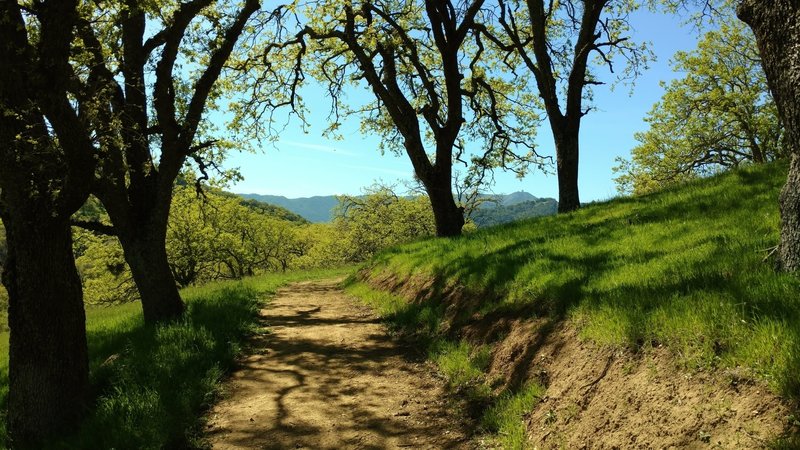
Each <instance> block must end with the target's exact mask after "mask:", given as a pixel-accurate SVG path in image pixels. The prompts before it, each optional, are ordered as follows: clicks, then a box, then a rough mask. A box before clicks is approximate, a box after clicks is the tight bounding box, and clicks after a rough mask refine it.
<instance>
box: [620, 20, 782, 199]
mask: <svg viewBox="0 0 800 450" xmlns="http://www.w3.org/2000/svg"><path fill="white" fill-rule="evenodd" d="M728 18H729V20H725V21H723V22H722V23H721V24H720V26H719V27H718V28H717V29H715V30H713V31H709V32H708V33H706V34H705V35H704V36H703V38H702V39H701V40H700V42H699V43H698V47H697V49H695V50H693V51H690V52H678V53H676V54H675V56H674V59H673V63H672V67H673V69H674V70H675V71H676V72H680V73H684V74H685V75H684V76H683V77H682V78H679V79H676V80H673V81H672V82H670V83H668V84H667V83H662V86H664V88H665V93H664V95H663V96H662V98H661V100H660V101H659V102H658V103H656V104H655V105H653V108H652V109H651V110H650V112H649V113H648V115H647V116H646V117H645V121H646V122H648V123H649V124H650V129H649V130H647V131H646V132H642V133H636V135H635V136H636V139H637V140H638V141H639V145H637V146H636V147H635V148H633V150H632V151H631V153H632V155H631V160H630V161H624V160H621V161H620V162H621V164H620V166H618V167H616V168H615V171H617V172H620V175H619V177H618V178H616V182H617V184H618V186H619V187H620V189H621V190H622V191H623V192H631V191H632V192H633V193H636V194H643V193H646V192H650V191H653V190H656V189H660V188H663V187H665V186H668V185H670V184H675V183H678V182H681V181H684V180H687V179H691V178H693V177H696V176H703V175H710V174H713V173H716V172H718V171H720V170H724V169H726V168H730V167H736V166H738V165H739V164H741V163H747V162H750V163H763V162H766V161H771V160H773V159H775V158H777V157H778V156H779V155H780V154H781V153H782V151H783V148H782V146H783V144H784V143H783V127H782V126H781V122H780V118H779V117H778V110H777V108H776V107H775V102H773V101H772V96H771V95H770V94H769V88H768V87H767V80H766V77H765V75H764V70H763V69H762V67H761V59H760V57H759V54H758V48H757V47H756V43H755V37H754V36H753V34H752V33H751V32H750V31H749V29H747V28H746V26H745V25H744V24H743V23H741V22H739V21H738V20H736V18H734V17H731V16H730V15H729V16H728Z"/></svg>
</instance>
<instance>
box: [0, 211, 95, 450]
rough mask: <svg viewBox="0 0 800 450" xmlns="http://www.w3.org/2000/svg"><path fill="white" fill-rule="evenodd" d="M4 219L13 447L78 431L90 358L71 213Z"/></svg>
mask: <svg viewBox="0 0 800 450" xmlns="http://www.w3.org/2000/svg"><path fill="white" fill-rule="evenodd" d="M28 207H29V205H24V206H22V208H28ZM4 222H5V226H6V233H7V236H6V238H7V241H8V249H9V257H8V260H7V261H6V264H5V267H4V272H3V284H4V285H5V286H6V289H7V290H8V295H9V314H8V324H9V328H10V329H11V337H10V350H9V396H8V422H9V430H10V433H9V434H10V439H11V443H12V445H13V446H14V447H15V448H27V447H37V446H38V445H39V444H40V443H41V442H42V441H43V440H45V439H46V438H48V437H53V436H56V435H57V434H59V433H63V432H65V431H67V430H71V429H74V428H75V427H76V426H77V425H78V424H79V423H80V420H81V418H82V417H83V415H84V412H85V406H86V400H87V397H88V388H89V362H88V351H87V344H86V316H85V313H84V309H83V291H82V289H81V281H80V277H79V275H78V271H77V269H76V267H75V260H74V256H73V253H72V234H71V233H72V232H71V228H70V224H69V220H68V218H67V219H64V218H61V217H56V218H53V217H51V216H50V215H49V214H36V215H34V216H31V215H29V214H28V213H24V214H23V213H22V211H21V209H20V208H17V210H15V211H11V212H7V214H5V216H4Z"/></svg>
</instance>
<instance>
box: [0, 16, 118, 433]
mask: <svg viewBox="0 0 800 450" xmlns="http://www.w3.org/2000/svg"><path fill="white" fill-rule="evenodd" d="M78 20H79V17H78V13H77V1H76V0H64V1H42V2H32V3H25V4H24V5H21V4H19V3H18V2H15V1H2V2H0V67H2V68H3V69H2V70H0V218H2V221H3V224H4V225H5V230H6V239H7V246H8V254H7V257H6V260H5V262H4V264H3V277H2V280H3V284H4V285H5V287H6V289H7V291H8V297H9V317H8V320H9V328H10V330H11V336H10V349H9V394H8V427H9V435H10V439H11V444H12V445H13V446H15V447H19V448H25V447H29V446H30V447H34V446H36V445H38V444H39V443H41V442H42V441H43V440H44V439H46V438H48V437H51V436H53V435H55V434H57V433H60V432H64V431H68V430H70V429H72V428H74V427H75V426H77V424H78V423H79V421H80V419H81V417H82V416H83V413H84V407H85V406H86V401H87V399H88V398H87V397H88V387H89V383H88V375H89V367H88V354H87V345H86V330H85V313H84V309H83V295H82V291H81V283H80V278H79V277H78V272H77V270H76V267H75V260H74V257H73V254H72V234H71V228H70V216H71V215H72V214H73V213H74V212H75V211H77V210H78V208H80V207H81V205H82V204H83V203H84V201H86V199H87V198H88V196H89V192H90V187H91V179H92V177H93V175H94V171H95V167H96V162H97V159H96V157H97V154H96V152H95V148H94V146H93V143H92V141H91V139H90V133H89V118H88V117H87V113H88V111H86V110H84V109H77V108H75V107H74V100H75V99H83V100H87V99H93V101H100V100H101V99H102V98H103V94H102V92H100V89H99V85H98V84H97V83H94V82H92V81H89V82H87V83H86V84H85V85H83V86H82V87H80V88H78V89H75V87H74V81H75V79H76V78H77V77H78V75H77V74H76V73H75V71H74V69H73V67H72V66H71V65H70V63H69V56H70V54H71V51H72V42H73V35H74V32H75V29H76V26H77V22H78Z"/></svg>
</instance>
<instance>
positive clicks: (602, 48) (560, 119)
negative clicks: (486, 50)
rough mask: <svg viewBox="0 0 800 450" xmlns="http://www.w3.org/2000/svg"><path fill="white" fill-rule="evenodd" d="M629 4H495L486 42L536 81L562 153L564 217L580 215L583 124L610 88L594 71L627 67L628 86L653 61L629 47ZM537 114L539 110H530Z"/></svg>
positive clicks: (532, 0)
mask: <svg viewBox="0 0 800 450" xmlns="http://www.w3.org/2000/svg"><path fill="white" fill-rule="evenodd" d="M637 7H638V5H637V3H636V2H633V1H630V0H582V1H575V0H564V1H557V0H527V1H522V0H497V8H496V10H495V17H494V19H493V20H492V21H490V22H487V26H486V27H485V29H484V34H485V35H486V36H487V38H489V39H490V40H491V41H492V42H493V43H494V44H495V45H497V46H498V47H499V48H501V49H502V50H504V51H507V52H509V53H512V52H513V53H515V54H516V55H518V56H519V59H518V60H517V59H512V58H507V59H506V61H507V62H508V64H507V65H508V67H509V68H511V69H512V70H513V71H515V72H516V71H517V70H518V69H520V68H519V67H517V65H516V64H517V61H521V65H522V69H524V70H527V71H528V72H529V73H530V74H533V77H534V81H535V89H536V91H538V94H539V96H540V97H541V101H542V103H543V108H544V110H545V112H546V113H547V118H548V121H549V124H550V129H551V130H552V132H553V140H554V143H555V149H556V165H557V170H558V211H559V212H562V213H563V212H569V211H573V210H576V209H578V208H579V207H580V197H579V193H578V161H579V147H580V145H579V144H580V126H581V119H582V118H583V117H584V116H585V115H587V114H588V113H589V112H590V111H591V106H588V105H587V104H586V103H587V100H591V98H592V90H591V88H592V87H593V86H596V85H601V84H604V82H603V81H602V80H601V78H600V77H599V76H598V75H597V74H596V73H595V72H594V71H593V70H592V67H593V66H595V65H597V66H607V67H608V68H609V69H610V70H611V71H612V72H613V71H614V63H615V61H618V60H620V59H621V60H622V61H623V62H624V64H625V65H624V67H623V70H622V72H621V73H620V74H619V75H620V77H621V78H622V79H630V78H633V77H635V76H636V75H638V73H639V72H640V70H641V69H642V67H643V66H644V65H645V64H646V62H647V60H648V58H649V51H648V50H647V47H646V46H644V45H637V44H634V43H632V42H631V41H630V38H629V37H628V36H627V33H628V32H629V31H630V24H629V21H628V17H629V14H630V13H631V12H632V11H633V10H634V9H635V8H637ZM532 106H536V105H532Z"/></svg>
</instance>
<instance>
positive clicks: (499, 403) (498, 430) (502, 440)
mask: <svg viewBox="0 0 800 450" xmlns="http://www.w3.org/2000/svg"><path fill="white" fill-rule="evenodd" d="M544 391H545V390H544V388H543V387H541V386H540V385H538V384H536V383H530V384H526V385H524V386H523V387H522V388H521V389H519V390H517V391H516V392H513V393H512V392H506V393H504V394H502V395H501V396H500V397H499V398H498V399H497V400H496V402H495V403H494V405H492V406H491V407H490V408H488V409H487V410H486V412H485V413H484V415H483V417H482V419H481V425H482V426H483V427H484V428H485V429H486V430H487V431H490V432H492V433H495V434H496V435H497V443H498V444H499V445H500V448H502V449H505V450H522V449H527V448H531V445H530V442H528V438H527V430H526V424H525V416H526V415H528V414H529V413H530V412H531V411H533V408H534V407H535V406H536V404H537V403H539V400H540V399H541V398H542V395H544Z"/></svg>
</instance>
